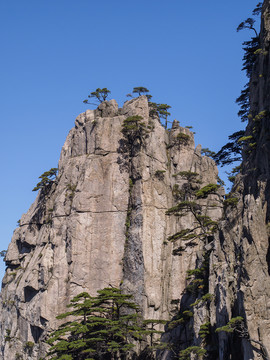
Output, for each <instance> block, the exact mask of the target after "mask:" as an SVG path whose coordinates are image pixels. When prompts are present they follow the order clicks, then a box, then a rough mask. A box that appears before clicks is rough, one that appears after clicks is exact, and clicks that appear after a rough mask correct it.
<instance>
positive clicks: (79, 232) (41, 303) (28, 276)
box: [0, 96, 221, 359]
mask: <svg viewBox="0 0 270 360" xmlns="http://www.w3.org/2000/svg"><path fill="white" fill-rule="evenodd" d="M136 115H138V116H140V117H141V119H142V120H141V121H143V123H144V126H145V127H144V136H142V137H141V138H138V137H137V138H135V139H133V143H132V141H131V140H130V139H127V137H125V135H124V133H123V131H122V129H123V123H124V120H125V119H127V118H128V117H131V116H136ZM179 134H182V137H183V136H184V140H185V141H181V136H179ZM183 134H184V135H183ZM183 171H188V172H194V173H197V175H196V176H198V179H199V181H200V183H201V186H203V185H206V184H208V183H216V179H217V168H216V166H215V163H214V161H213V160H211V159H210V158H207V157H206V156H201V153H200V148H199V147H198V148H197V149H196V150H194V140H193V134H192V133H191V132H190V131H189V130H188V129H186V128H182V127H180V126H179V124H178V123H177V122H174V124H173V128H172V129H171V130H170V131H166V130H165V129H164V128H163V127H162V126H161V124H160V123H159V120H158V119H157V118H155V117H152V118H151V117H149V108H148V102H147V99H146V97H144V96H142V97H139V98H136V99H133V100H131V101H128V102H126V103H125V104H124V106H123V108H121V109H118V105H117V103H116V102H115V101H114V100H111V101H109V102H107V101H106V102H104V103H102V104H101V105H100V106H99V107H98V108H97V109H96V110H87V111H86V112H85V113H83V114H81V115H79V116H78V117H77V119H76V121H75V127H74V128H73V129H72V130H71V131H70V133H69V135H68V137H67V140H66V142H65V144H64V146H63V149H62V152H61V157H60V161H59V174H58V176H57V178H56V180H55V181H54V183H53V184H52V185H51V186H49V188H47V189H44V190H42V191H40V192H39V194H38V196H37V199H36V201H35V202H34V204H33V205H32V206H31V207H30V209H29V211H28V212H27V214H24V215H23V216H22V218H21V220H20V226H19V227H18V228H17V229H16V230H15V232H14V235H13V238H12V241H11V243H10V245H9V248H8V252H7V256H6V263H7V270H6V274H5V277H4V279H3V288H2V293H1V312H0V314H1V315H0V316H1V343H2V347H1V359H14V358H16V356H17V355H18V356H19V355H20V356H22V357H21V358H23V359H39V358H41V357H43V356H44V353H45V352H46V345H45V344H44V339H45V338H46V334H47V332H48V331H50V330H51V329H54V328H56V327H57V325H58V320H56V318H55V317H56V315H57V314H59V313H62V312H64V311H65V310H66V305H67V304H68V303H69V302H70V299H71V298H73V297H74V296H75V295H76V294H78V293H80V292H82V291H87V292H89V293H90V294H92V295H95V294H96V291H97V290H98V289H101V288H104V287H105V286H108V285H109V284H111V285H112V286H120V284H121V286H122V288H123V289H124V290H125V291H127V292H129V293H132V294H133V295H134V297H135V301H136V302H137V303H138V304H139V305H140V307H141V310H142V312H143V315H144V316H145V318H152V319H153V318H154V319H170V318H171V317H172V316H173V315H174V314H175V307H176V305H175V303H177V302H179V301H180V300H179V299H181V296H182V293H183V291H184V289H185V287H186V272H187V270H188V269H191V268H194V267H195V266H196V262H197V261H198V258H199V255H198V254H200V253H201V252H202V246H201V245H200V244H199V242H197V243H196V242H195V243H194V244H193V247H186V249H185V251H184V252H183V253H182V256H173V255H172V251H173V248H174V246H175V245H174V244H173V243H171V242H168V241H167V238H168V236H170V235H173V234H174V233H176V232H177V231H181V230H182V229H183V228H186V227H191V226H192V223H193V220H192V217H189V216H185V220H184V221H183V220H181V219H180V220H179V219H177V218H176V217H170V216H167V215H166V211H167V210H168V208H171V207H172V206H173V205H175V198H174V195H173V190H174V189H175V188H179V189H184V186H185V184H186V180H185V179H184V178H183V177H182V176H181V175H179V172H183ZM175 186H176V187H175ZM219 198H220V195H218V194H217V195H214V194H213V195H212V198H211V199H212V200H211V201H214V200H215V201H216V203H219ZM203 201H204V200H203ZM207 201H208V200H207ZM209 211H210V210H209ZM210 212H212V213H211V217H212V218H214V219H218V218H220V216H221V208H220V207H219V206H216V207H215V209H214V210H213V209H212V210H211V211H210ZM183 246H184V248H185V245H184V244H183ZM29 342H31V345H33V344H34V346H33V347H31V351H30V350H29V348H27V343H28V344H29ZM32 343H33V344H32ZM16 354H17V355H16ZM168 356H169V355H168ZM18 358H20V357H18Z"/></svg>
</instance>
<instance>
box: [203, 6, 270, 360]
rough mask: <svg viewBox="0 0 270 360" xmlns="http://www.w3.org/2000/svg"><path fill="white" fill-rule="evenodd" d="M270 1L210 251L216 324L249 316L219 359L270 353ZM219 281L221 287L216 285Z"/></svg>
mask: <svg viewBox="0 0 270 360" xmlns="http://www.w3.org/2000/svg"><path fill="white" fill-rule="evenodd" d="M269 19H270V2H269V0H267V1H265V2H264V4H263V10H262V23H261V33H260V38H259V43H260V45H259V51H257V59H256V62H255V65H254V68H253V72H252V76H251V81H250V105H251V108H250V116H249V123H248V126H247V129H246V136H252V143H253V144H252V145H251V146H248V145H247V146H246V147H245V148H244V151H243V156H244V161H243V164H242V170H241V174H239V175H238V176H237V178H236V181H235V184H234V187H233V190H232V191H233V192H234V196H236V197H237V198H238V199H239V202H238V205H237V207H235V208H228V209H227V210H226V211H225V219H224V220H223V221H222V222H221V223H220V231H219V234H218V235H217V236H216V240H215V248H214V251H213V252H212V255H211V272H210V281H209V284H210V291H211V292H212V293H213V294H215V302H216V306H214V305H212V308H211V310H212V311H211V325H212V326H223V325H225V324H226V323H227V322H228V320H229V319H231V318H234V317H236V316H241V317H243V318H244V323H245V328H246V330H247V332H246V334H245V336H244V337H242V338H241V337H239V336H236V335H234V336H232V335H228V334H226V333H224V332H221V333H219V335H218V338H216V342H217V343H218V349H219V359H224V360H225V359H228V358H230V359H245V360H247V359H262V358H265V359H266V358H268V359H269V356H270V341H269V339H270V320H269V319H270V256H269V254H270V242H269V239H270V238H269V235H270V232H269V220H270V217H269V215H270V213H269V204H270V202H269V201H270V192H269V189H270V188H269V185H270V183H269V177H270V169H269V161H270V157H269V155H270V142H269V139H270V127H269V124H270V122H269V120H270V117H269V114H270V98H269V94H270V91H269V90H270V73H269V71H270V68H269V57H270V53H269V41H270V22H269V21H270V20H269ZM216 284H217V286H216Z"/></svg>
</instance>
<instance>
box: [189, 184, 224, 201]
mask: <svg viewBox="0 0 270 360" xmlns="http://www.w3.org/2000/svg"><path fill="white" fill-rule="evenodd" d="M218 188H220V185H218V184H208V185H206V186H204V187H203V188H201V189H200V190H198V191H196V193H195V195H196V197H197V198H198V199H205V198H206V197H207V196H208V195H209V194H213V193H215V192H216V191H217V189H218Z"/></svg>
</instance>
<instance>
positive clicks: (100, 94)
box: [83, 88, 111, 105]
mask: <svg viewBox="0 0 270 360" xmlns="http://www.w3.org/2000/svg"><path fill="white" fill-rule="evenodd" d="M110 93H111V92H110V90H108V89H107V88H103V89H100V88H97V89H96V91H93V92H91V93H90V95H88V98H89V99H91V98H94V99H97V100H98V101H99V102H100V103H102V102H103V101H105V100H106V99H107V97H108V96H109V94H110ZM83 102H84V104H91V103H89V102H88V100H87V99H86V100H83ZM91 105H95V104H91Z"/></svg>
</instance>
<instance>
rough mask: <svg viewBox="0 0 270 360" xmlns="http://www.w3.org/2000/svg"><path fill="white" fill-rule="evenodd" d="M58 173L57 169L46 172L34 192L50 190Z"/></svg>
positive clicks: (41, 176)
mask: <svg viewBox="0 0 270 360" xmlns="http://www.w3.org/2000/svg"><path fill="white" fill-rule="evenodd" d="M57 171H58V169H57V168H51V169H50V170H49V171H45V172H44V173H43V174H42V175H40V176H39V179H41V180H40V181H39V182H38V183H37V185H36V186H35V187H34V189H33V190H32V191H38V190H43V189H48V187H49V186H50V185H52V183H53V182H54V181H55V178H56V175H57Z"/></svg>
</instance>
